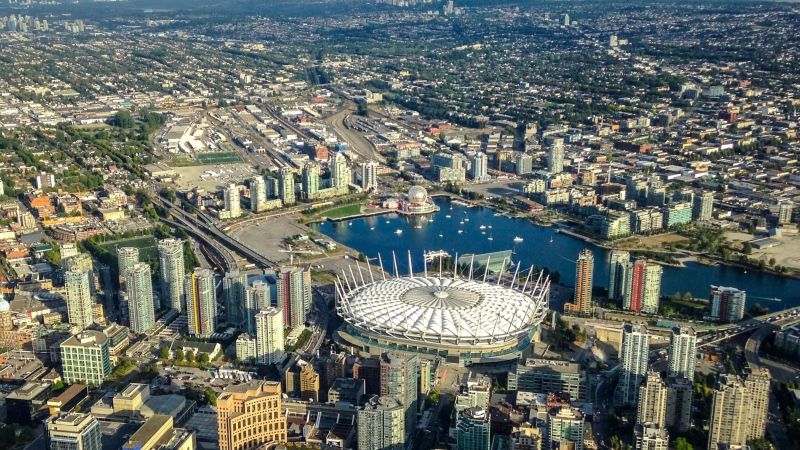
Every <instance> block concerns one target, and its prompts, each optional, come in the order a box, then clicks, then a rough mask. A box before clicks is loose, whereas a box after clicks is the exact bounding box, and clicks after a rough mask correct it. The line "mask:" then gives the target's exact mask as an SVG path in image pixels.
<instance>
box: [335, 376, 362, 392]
mask: <svg viewBox="0 0 800 450" xmlns="http://www.w3.org/2000/svg"><path fill="white" fill-rule="evenodd" d="M363 386H364V380H361V379H357V378H337V379H336V381H334V382H333V386H331V390H334V391H340V392H342V391H358V390H359V389H361V388H362V387H363Z"/></svg>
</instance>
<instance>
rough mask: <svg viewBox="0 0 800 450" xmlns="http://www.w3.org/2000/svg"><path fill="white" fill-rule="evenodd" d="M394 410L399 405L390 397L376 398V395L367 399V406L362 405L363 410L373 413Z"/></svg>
mask: <svg viewBox="0 0 800 450" xmlns="http://www.w3.org/2000/svg"><path fill="white" fill-rule="evenodd" d="M395 408H400V403H399V402H398V401H397V400H395V399H393V398H392V397H387V396H382V397H378V396H377V395H376V396H374V397H372V398H371V399H369V401H368V402H367V404H366V405H364V410H373V411H385V410H389V409H395Z"/></svg>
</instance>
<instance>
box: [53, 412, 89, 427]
mask: <svg viewBox="0 0 800 450" xmlns="http://www.w3.org/2000/svg"><path fill="white" fill-rule="evenodd" d="M87 417H89V418H91V417H92V416H91V414H83V413H73V412H65V413H60V414H56V415H54V416H52V417H50V418H49V419H48V422H50V424H51V425H50V426H55V427H58V426H66V427H76V426H78V425H80V423H81V422H83V421H85V420H86V419H87Z"/></svg>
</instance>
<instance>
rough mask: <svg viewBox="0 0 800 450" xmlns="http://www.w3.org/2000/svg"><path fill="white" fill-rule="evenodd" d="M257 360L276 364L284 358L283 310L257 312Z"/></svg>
mask: <svg viewBox="0 0 800 450" xmlns="http://www.w3.org/2000/svg"><path fill="white" fill-rule="evenodd" d="M255 321H256V361H257V362H258V363H259V364H265V365H267V364H276V363H278V362H280V360H281V359H283V355H284V351H283V311H281V310H280V309H278V308H268V309H263V310H261V312H259V313H258V314H256V317H255Z"/></svg>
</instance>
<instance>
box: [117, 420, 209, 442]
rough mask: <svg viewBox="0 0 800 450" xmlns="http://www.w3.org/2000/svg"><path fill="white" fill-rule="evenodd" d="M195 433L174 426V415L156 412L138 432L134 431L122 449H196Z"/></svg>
mask: <svg viewBox="0 0 800 450" xmlns="http://www.w3.org/2000/svg"><path fill="white" fill-rule="evenodd" d="M195 439H196V438H195V434H194V432H192V431H189V430H184V429H180V428H174V427H173V419H172V416H169V415H165V414H154V415H153V416H152V417H150V418H149V419H148V420H147V422H145V423H144V425H142V426H141V427H140V428H139V429H138V430H137V431H136V433H133V436H131V437H130V438H129V439H128V441H127V442H125V444H124V445H123V446H122V450H194V449H195V448H196V442H195Z"/></svg>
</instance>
